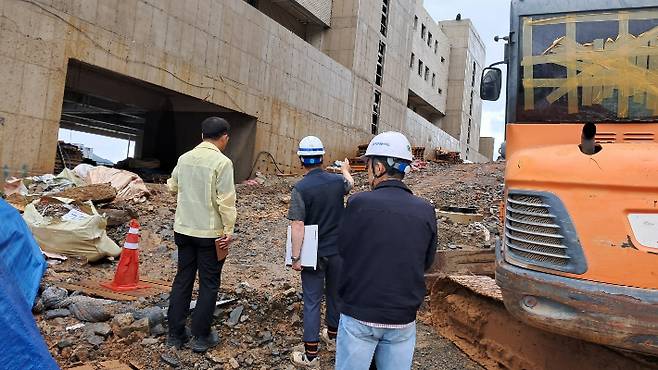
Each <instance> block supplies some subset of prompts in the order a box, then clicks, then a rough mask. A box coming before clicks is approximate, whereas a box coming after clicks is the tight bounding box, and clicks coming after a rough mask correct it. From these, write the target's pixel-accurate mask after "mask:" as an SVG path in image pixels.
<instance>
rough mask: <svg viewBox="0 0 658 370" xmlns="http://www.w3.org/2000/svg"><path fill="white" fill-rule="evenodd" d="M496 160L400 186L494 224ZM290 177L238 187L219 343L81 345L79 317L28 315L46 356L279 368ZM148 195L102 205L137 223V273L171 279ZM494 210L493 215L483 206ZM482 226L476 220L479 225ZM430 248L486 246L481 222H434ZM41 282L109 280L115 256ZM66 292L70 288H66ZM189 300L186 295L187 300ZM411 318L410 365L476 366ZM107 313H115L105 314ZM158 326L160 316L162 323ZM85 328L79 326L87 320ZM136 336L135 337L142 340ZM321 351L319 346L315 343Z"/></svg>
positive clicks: (114, 339)
mask: <svg viewBox="0 0 658 370" xmlns="http://www.w3.org/2000/svg"><path fill="white" fill-rule="evenodd" d="M502 171H503V165H502V164H487V165H473V164H460V165H438V164H430V165H429V166H428V168H427V169H426V170H423V171H421V172H414V173H412V174H411V175H410V176H409V177H408V179H407V181H406V182H407V183H408V184H409V186H410V188H411V189H412V190H413V191H414V192H415V193H416V194H418V195H420V196H422V197H425V198H427V199H428V200H430V201H432V202H433V203H434V204H435V206H436V207H437V208H439V207H441V206H446V205H455V206H476V207H477V209H478V211H480V212H481V213H483V214H484V215H485V220H484V221H483V222H482V224H484V225H489V226H490V228H491V229H495V228H496V223H497V222H498V219H497V217H498V214H497V203H498V201H499V199H500V197H501V192H502V186H501V184H500V183H501V182H502ZM298 180H299V178H286V177H274V176H272V177H269V178H267V181H266V182H265V184H263V185H238V186H237V191H238V221H237V226H236V235H237V236H238V238H239V239H238V242H236V243H235V244H234V245H233V246H232V248H231V251H230V255H229V257H228V259H227V262H226V263H225V265H224V270H223V273H222V284H221V288H220V295H222V298H223V299H236V300H235V301H233V302H231V303H228V304H226V305H223V306H221V307H219V308H218V310H217V311H216V313H215V314H216V320H215V322H214V324H213V327H214V328H215V329H217V330H218V331H219V333H220V337H221V338H222V344H221V345H220V346H218V347H217V348H216V349H214V350H212V351H210V352H209V353H207V354H205V355H196V354H192V353H191V351H190V350H189V349H186V350H181V351H175V350H172V349H170V348H167V347H166V346H165V339H166V336H165V335H161V334H160V335H152V337H149V336H147V335H146V334H141V333H133V334H131V335H130V336H128V337H127V338H119V337H118V336H116V335H114V334H110V335H109V336H108V337H107V338H104V340H102V342H101V343H99V344H93V343H90V342H89V340H88V338H87V335H86V333H85V330H86V329H84V328H82V329H77V330H70V331H66V330H65V328H66V327H68V326H72V325H74V324H78V323H80V322H79V321H78V320H77V319H75V318H74V317H73V316H68V317H60V318H55V319H49V320H46V319H45V317H44V314H38V315H37V316H36V317H37V321H38V324H39V327H40V328H41V330H42V333H43V334H44V337H45V339H46V342H47V343H48V345H49V348H50V350H51V353H52V354H53V356H54V357H55V359H56V360H57V361H58V363H59V364H60V366H62V367H63V368H67V367H72V366H77V365H80V364H83V363H90V362H97V361H103V360H114V359H120V360H122V361H123V362H124V363H132V364H133V366H135V367H137V368H139V369H162V368H168V366H169V365H166V364H165V362H164V361H163V359H162V358H161V357H162V355H163V354H164V356H165V357H166V358H168V359H169V360H171V361H174V362H178V363H179V365H180V367H179V368H198V369H223V368H232V367H231V362H232V361H231V359H233V360H235V361H237V363H238V364H239V366H240V368H245V369H289V368H291V365H290V362H289V359H288V358H289V355H290V351H291V350H292V349H293V348H294V347H296V346H298V345H299V344H300V342H301V317H302V312H301V308H302V306H301V288H300V280H299V275H298V273H296V272H294V271H292V270H290V269H287V268H285V267H284V266H283V258H282V256H283V250H284V241H285V232H286V227H287V225H288V221H287V219H286V213H287V208H288V203H289V201H290V191H291V189H292V185H293V184H294V183H295V182H296V181H298ZM356 182H357V184H356V186H355V190H354V191H355V192H356V191H363V190H367V181H366V179H365V174H357V175H356ZM148 188H149V191H150V192H151V196H150V197H149V200H148V201H147V202H145V203H140V204H132V203H125V202H113V203H111V204H108V205H105V206H103V205H100V206H99V209H101V213H102V209H103V207H105V208H107V207H111V208H114V209H121V210H127V211H129V212H128V213H130V214H133V215H136V216H137V217H138V219H139V222H140V224H141V235H142V238H141V242H140V273H141V274H142V276H145V277H148V278H150V279H159V280H164V281H171V280H172V279H173V277H174V275H175V271H176V259H177V250H176V246H175V245H174V242H173V228H172V227H173V219H174V213H175V208H176V200H175V197H174V196H173V195H171V194H169V193H168V192H167V191H166V186H164V185H158V184H149V185H148ZM492 209H495V211H494V212H491V210H492ZM485 227H486V226H485ZM126 232H127V225H126V224H122V225H121V226H117V227H108V235H109V236H110V237H111V238H112V239H114V240H115V241H116V242H117V244H119V245H121V244H122V243H123V241H124V238H125V235H126ZM439 233H440V242H439V247H440V248H448V247H449V246H453V247H455V246H456V247H457V248H459V247H469V248H481V247H483V246H487V247H488V246H489V244H490V241H487V240H485V238H484V235H485V234H484V233H483V232H482V230H481V228H479V227H473V226H472V225H471V226H469V225H461V224H451V223H448V222H446V221H445V220H439ZM53 263H54V264H53V265H52V266H51V267H50V268H49V269H48V271H47V273H46V276H45V279H44V285H46V286H50V285H52V284H55V283H56V282H69V283H75V282H78V281H82V280H95V281H104V280H110V279H111V278H112V276H113V274H114V271H115V269H116V263H117V261H110V260H104V261H101V262H99V263H95V264H86V263H85V262H84V261H82V260H79V259H75V258H71V259H69V260H67V261H64V262H62V263H57V262H53ZM69 293H71V292H69ZM193 299H194V298H193ZM167 305H168V295H167V294H161V295H157V296H154V297H149V298H146V299H140V300H138V301H136V302H132V303H124V304H121V305H119V306H118V307H120V310H119V311H128V312H132V311H135V310H140V309H143V308H150V307H167ZM239 306H242V307H243V312H242V315H241V319H240V322H239V323H238V324H237V325H235V326H228V325H227V323H226V322H227V319H228V318H229V314H230V313H231V312H232V311H233V310H235V309H236V308H238V307H239ZM424 312H425V314H421V315H420V318H419V329H418V344H417V349H416V357H415V362H414V369H427V370H429V369H478V368H479V366H478V365H477V364H475V363H474V362H472V361H471V360H469V359H468V358H467V357H466V356H465V355H464V354H463V353H462V352H461V351H460V350H459V349H458V348H457V347H455V346H454V345H453V344H452V343H451V342H450V341H448V340H446V339H444V338H442V337H441V336H439V335H437V334H436V333H435V332H434V330H433V329H432V328H431V327H430V326H428V325H426V324H425V322H429V315H428V314H427V310H426V309H424ZM113 313H115V312H113ZM165 324H166V322H165ZM87 325H88V324H87ZM144 338H145V339H146V340H145V343H142V340H143V339H144ZM321 351H322V349H321ZM332 358H333V355H330V354H326V353H325V354H324V356H323V365H322V369H331V368H333V362H332Z"/></svg>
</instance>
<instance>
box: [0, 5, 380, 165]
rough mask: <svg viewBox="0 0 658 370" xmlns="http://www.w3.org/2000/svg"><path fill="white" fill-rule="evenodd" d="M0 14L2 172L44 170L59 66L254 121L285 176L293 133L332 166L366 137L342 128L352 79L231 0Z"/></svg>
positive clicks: (350, 126)
mask: <svg viewBox="0 0 658 370" xmlns="http://www.w3.org/2000/svg"><path fill="white" fill-rule="evenodd" d="M0 6H1V8H2V23H1V24H0V27H1V28H0V30H1V32H0V40H1V44H0V63H2V65H3V66H5V67H3V68H1V69H0V74H2V76H0V77H1V78H0V87H1V88H0V116H2V117H4V118H5V121H4V124H3V125H2V126H0V140H2V142H3V145H2V148H1V152H0V166H5V165H6V166H7V167H8V172H10V173H12V174H19V173H21V171H22V169H23V168H27V171H28V172H30V173H43V172H49V171H51V170H52V167H53V163H54V158H55V147H56V142H57V132H58V128H59V124H58V123H59V119H60V113H61V107H62V97H63V92H64V81H65V74H66V66H67V62H68V60H69V58H74V59H77V60H80V61H83V62H85V63H88V64H91V65H95V66H99V67H101V68H105V69H108V70H112V71H115V72H117V73H120V74H124V75H127V76H130V77H134V78H137V79H140V80H143V81H147V82H150V83H153V84H156V85H159V86H163V87H165V88H168V89H171V90H174V91H178V92H181V93H183V94H186V95H190V96H193V97H196V98H199V99H203V100H206V101H209V102H211V103H214V104H217V105H220V106H223V107H227V108H230V109H232V110H235V111H237V112H243V113H246V114H248V115H250V116H254V117H257V118H258V125H257V130H256V148H257V149H262V150H268V151H270V152H272V154H273V155H274V156H275V158H276V159H277V161H279V162H280V163H281V165H282V166H283V168H284V169H292V167H293V164H294V165H295V166H296V164H297V159H296V158H295V156H294V150H293V149H294V148H295V147H296V145H297V141H298V139H299V138H301V137H302V136H304V135H308V134H311V133H313V134H315V135H319V136H321V137H323V139H324V141H325V143H326V144H327V146H328V148H329V152H330V153H331V154H334V153H335V154H336V157H341V156H343V155H345V154H347V153H350V154H351V153H352V152H353V151H354V146H355V145H356V144H358V143H361V142H363V141H367V140H368V138H369V135H368V134H367V131H366V130H367V127H358V126H357V122H356V121H354V120H353V119H352V118H353V114H352V113H353V112H352V105H353V97H354V82H353V78H352V76H353V75H352V73H351V72H350V71H349V70H348V69H346V68H345V67H343V66H341V65H340V64H338V63H336V62H335V61H333V60H332V59H331V58H329V57H328V56H326V55H325V54H323V53H322V52H321V51H319V50H317V49H315V48H312V47H309V45H308V44H307V43H306V42H304V41H303V40H302V39H300V38H299V37H297V36H295V35H294V34H292V33H291V32H290V31H288V30H287V29H285V28H284V27H282V26H281V25H279V24H277V23H276V22H274V21H273V20H271V19H270V18H268V17H267V16H266V15H264V14H263V13H261V12H259V11H258V10H257V9H254V8H253V7H251V6H249V5H248V4H246V3H244V2H243V1H241V0H225V1H210V0H188V1H186V2H185V3H183V2H182V1H177V0H175V1H174V0H170V1H166V0H160V1H149V2H145V1H137V0H121V1H119V0H104V1H102V2H92V1H84V2H73V1H56V2H51V1H46V0H40V1H36V2H35V3H27V2H23V1H18V0H1V1H0ZM60 18H62V19H60ZM211 19H212V20H213V21H212V22H211V21H210V20H211ZM9 20H11V21H9ZM345 138H350V140H345Z"/></svg>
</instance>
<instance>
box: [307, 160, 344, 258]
mask: <svg viewBox="0 0 658 370" xmlns="http://www.w3.org/2000/svg"><path fill="white" fill-rule="evenodd" d="M295 189H297V191H298V192H299V193H300V194H301V196H302V199H303V200H304V206H305V213H306V217H305V218H304V225H318V257H327V256H331V255H334V254H337V253H338V245H337V242H338V226H339V224H340V220H341V217H342V216H343V209H344V208H345V204H344V199H343V197H344V195H345V185H344V179H343V176H340V175H334V174H331V173H327V172H325V171H323V170H322V169H319V168H318V169H314V170H312V171H310V172H309V173H308V174H307V175H306V176H304V178H303V179H301V180H300V181H299V182H298V183H297V184H295Z"/></svg>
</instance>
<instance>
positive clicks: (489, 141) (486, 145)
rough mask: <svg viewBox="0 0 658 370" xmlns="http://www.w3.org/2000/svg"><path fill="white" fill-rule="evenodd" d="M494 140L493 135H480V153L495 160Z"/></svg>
mask: <svg viewBox="0 0 658 370" xmlns="http://www.w3.org/2000/svg"><path fill="white" fill-rule="evenodd" d="M494 141H495V138H493V137H480V154H482V155H483V156H485V157H487V158H488V159H489V160H491V161H493V155H494Z"/></svg>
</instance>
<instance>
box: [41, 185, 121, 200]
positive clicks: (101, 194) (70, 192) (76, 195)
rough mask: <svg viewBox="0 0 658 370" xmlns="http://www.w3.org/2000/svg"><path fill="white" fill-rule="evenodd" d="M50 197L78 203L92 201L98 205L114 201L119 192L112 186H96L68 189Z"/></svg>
mask: <svg viewBox="0 0 658 370" xmlns="http://www.w3.org/2000/svg"><path fill="white" fill-rule="evenodd" d="M50 196H52V197H60V198H69V199H73V200H74V201H78V202H86V201H91V202H92V203H94V204H98V203H108V202H111V201H113V200H114V198H116V197H117V190H116V189H115V188H114V187H112V186H111V185H110V184H94V185H87V186H80V187H74V188H70V189H66V190H64V191H61V192H58V193H54V194H51V195H50Z"/></svg>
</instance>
